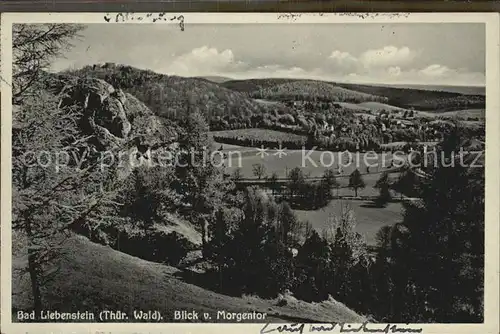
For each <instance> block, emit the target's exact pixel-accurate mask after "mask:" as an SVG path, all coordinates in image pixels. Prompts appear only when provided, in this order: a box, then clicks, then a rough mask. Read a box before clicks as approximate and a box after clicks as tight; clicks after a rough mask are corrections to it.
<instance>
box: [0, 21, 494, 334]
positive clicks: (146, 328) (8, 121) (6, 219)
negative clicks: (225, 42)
mask: <svg viewBox="0 0 500 334" xmlns="http://www.w3.org/2000/svg"><path fill="white" fill-rule="evenodd" d="M116 14H117V13H110V14H107V13H7V14H2V17H1V19H2V20H1V46H2V47H1V59H2V62H1V73H2V78H3V79H2V80H1V83H0V86H1V96H2V100H1V111H2V112H1V149H2V150H1V181H2V187H1V205H2V211H1V212H2V225H1V232H2V233H1V245H2V250H3V251H2V252H1V269H2V270H1V275H2V283H1V292H2V293H1V311H2V319H1V328H2V332H5V333H8V334H10V333H21V332H23V333H24V332H30V333H32V332H44V333H47V332H63V333H69V332H73V333H89V332H99V331H106V332H133V331H135V332H153V331H154V332H164V333H167V332H168V333H193V332H198V331H199V332H201V333H221V332H226V331H227V333H234V332H238V333H239V332H248V333H259V332H260V329H261V328H262V327H263V325H262V324H178V323H175V324H153V323H150V324H138V323H134V324H130V323H127V324H110V323H107V324H106V323H93V324H88V323H86V324H84V323H78V324H63V323H43V324H24V323H12V315H11V274H12V268H11V261H12V259H11V249H12V244H11V186H12V184H11V151H10V147H11V131H12V114H11V110H12V105H11V96H12V92H11V89H10V82H11V77H12V68H11V67H12V66H11V59H12V39H11V34H12V23H55V22H59V23H62V22H67V23H83V24H91V23H103V24H104V23H106V22H105V21H104V16H105V15H109V16H108V17H111V18H112V17H115V16H116ZM179 15H182V16H183V18H184V24H185V27H186V29H189V24H195V23H212V24H217V23H232V24H242V23H247V24H251V23H253V24H311V23H315V24H331V23H357V24H366V23H473V22H476V23H485V27H486V44H487V45H486V92H487V95H486V106H487V108H486V115H487V116H486V119H487V122H486V151H487V153H486V208H485V212H486V231H485V233H486V236H485V237H486V238H485V247H486V253H485V258H486V261H485V299H484V305H485V312H484V317H485V323H483V324H444V325H438V324H423V325H422V324H415V327H416V328H422V329H423V333H491V334H493V333H494V334H497V333H499V319H498V318H499V316H498V315H499V234H500V231H499V210H498V208H499V204H500V202H499V199H500V196H499V190H500V187H499V185H500V177H499V163H500V155H499V154H498V153H499V151H498V148H499V147H500V140H499V138H500V136H499V134H500V131H499V130H500V126H499V125H500V122H499V119H500V112H499V110H500V97H499V96H500V94H499V93H500V87H499V78H500V72H499V68H500V66H499V65H500V64H499V63H500V52H499V50H500V34H499V32H500V25H499V14H498V13H425V14H424V13H418V14H417V13H412V14H401V15H394V14H389V13H387V14H379V15H374V14H369V15H367V16H366V15H361V14H352V15H346V14H332V13H327V14H318V13H313V14H305V13H304V14H293V15H292V14H290V13H283V14H279V13H234V14H233V13H187V14H182V13H167V14H165V16H167V17H169V18H171V17H174V16H177V17H178V16H179ZM132 16H133V17H134V19H133V20H132V19H131V17H132ZM138 17H143V18H144V19H143V20H142V21H138V20H137V19H136V18H138ZM153 17H154V14H153ZM113 22H114V20H111V23H106V24H127V23H113ZM128 22H129V23H135V24H148V23H152V21H151V18H149V19H148V18H147V16H146V13H134V14H130V15H129V20H128ZM154 24H173V25H178V24H179V21H178V20H173V21H170V20H167V21H166V22H164V21H157V22H156V23H154ZM466 47H467V41H464V48H466ZM401 325H402V324H401ZM337 331H338V330H337ZM305 332H307V330H306V331H305ZM276 333H277V331H276Z"/></svg>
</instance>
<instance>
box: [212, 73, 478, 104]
mask: <svg viewBox="0 0 500 334" xmlns="http://www.w3.org/2000/svg"><path fill="white" fill-rule="evenodd" d="M220 85H221V86H223V87H226V88H229V89H233V90H235V91H238V92H242V93H245V94H248V96H251V97H258V98H261V97H262V98H267V99H270V100H273V99H276V100H279V99H282V98H283V97H285V96H286V97H287V98H290V99H302V98H304V95H305V96H306V97H307V98H309V97H316V98H318V99H322V98H323V97H325V96H330V97H331V100H332V101H339V100H340V101H341V102H343V100H342V99H339V97H338V94H334V93H332V94H331V95H328V94H325V92H328V91H329V92H335V91H337V92H340V88H343V89H345V91H344V92H350V93H351V94H350V95H351V96H355V97H359V98H360V97H362V98H364V99H366V100H365V101H379V102H380V99H381V98H382V99H385V101H386V103H387V104H390V105H392V106H397V107H401V108H415V109H416V110H430V111H449V110H457V109H469V108H485V96H484V94H463V93H458V92H451V91H446V89H445V88H443V89H440V88H439V87H434V88H426V89H423V88H422V89H418V88H417V87H411V88H404V87H389V86H376V85H361V84H348V83H336V82H326V81H315V80H305V79H249V80H231V81H226V82H223V83H221V84H220ZM330 87H334V88H330ZM300 92H302V94H300ZM362 94H369V95H368V96H367V95H362ZM362 102H364V101H362Z"/></svg>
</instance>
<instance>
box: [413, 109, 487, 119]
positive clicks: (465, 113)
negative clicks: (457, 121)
mask: <svg viewBox="0 0 500 334" xmlns="http://www.w3.org/2000/svg"><path fill="white" fill-rule="evenodd" d="M415 116H416V117H450V118H451V117H458V118H468V117H477V118H479V119H483V118H485V117H486V111H485V109H464V110H454V111H446V112H442V113H433V112H427V111H419V112H416V113H415Z"/></svg>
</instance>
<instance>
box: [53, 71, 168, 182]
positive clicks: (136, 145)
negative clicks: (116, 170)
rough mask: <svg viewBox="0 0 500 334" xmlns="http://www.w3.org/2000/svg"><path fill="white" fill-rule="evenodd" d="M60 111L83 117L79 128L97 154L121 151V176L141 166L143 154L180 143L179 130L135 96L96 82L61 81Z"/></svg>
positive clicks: (95, 80) (75, 79) (100, 81)
mask: <svg viewBox="0 0 500 334" xmlns="http://www.w3.org/2000/svg"><path fill="white" fill-rule="evenodd" d="M61 80H63V81H64V82H65V85H64V86H63V88H62V89H61V90H60V96H61V100H60V103H59V106H60V107H74V108H76V110H78V112H79V113H81V117H80V120H79V124H78V126H79V128H80V130H81V132H82V135H84V136H90V137H91V139H90V142H91V143H92V144H93V146H94V147H95V148H96V150H97V151H101V152H102V151H120V152H126V154H122V155H121V156H122V157H125V159H126V160H127V161H125V163H123V161H120V163H121V165H122V167H123V168H122V169H123V170H122V171H121V172H120V174H122V175H128V174H129V173H130V171H131V169H132V168H131V166H132V165H135V166H137V165H140V164H141V163H140V161H137V159H141V154H143V153H145V152H147V151H148V150H149V151H153V150H156V149H159V148H161V147H166V146H168V145H169V144H171V143H172V142H173V141H175V139H176V131H175V129H174V128H173V127H172V126H170V125H169V124H167V123H166V121H165V120H164V119H161V118H160V117H158V116H156V115H155V114H154V113H153V112H152V111H151V110H150V109H149V108H148V107H147V106H146V105H144V104H143V103H142V102H141V101H139V100H138V99H137V98H136V97H134V96H133V95H131V94H129V93H126V92H123V91H122V90H121V89H115V88H114V87H113V86H112V85H111V84H109V83H107V82H105V81H103V80H100V79H96V78H84V79H79V78H76V77H64V78H61Z"/></svg>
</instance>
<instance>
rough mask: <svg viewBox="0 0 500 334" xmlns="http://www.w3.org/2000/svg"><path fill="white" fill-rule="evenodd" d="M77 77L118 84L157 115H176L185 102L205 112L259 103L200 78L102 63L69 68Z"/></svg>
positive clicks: (241, 111)
mask: <svg viewBox="0 0 500 334" xmlns="http://www.w3.org/2000/svg"><path fill="white" fill-rule="evenodd" d="M70 73H71V74H72V75H76V76H79V77H89V76H90V77H96V78H99V79H102V80H105V81H107V82H109V83H110V84H112V85H113V86H115V87H116V86H117V87H120V88H122V89H123V90H124V91H126V92H129V93H131V94H132V95H134V96H136V97H137V98H138V99H139V100H141V101H142V102H144V103H145V104H146V105H147V106H148V107H149V108H150V109H151V110H153V111H154V112H155V113H156V114H157V115H159V116H163V117H167V118H171V119H172V118H175V119H180V118H182V117H183V116H184V115H185V112H186V111H187V108H188V105H190V107H191V108H197V109H199V110H200V111H202V112H203V113H205V114H206V115H209V116H230V115H251V114H253V113H256V112H259V111H260V110H262V106H261V105H260V104H259V103H257V102H255V101H254V100H253V99H250V98H248V96H246V95H245V94H242V93H240V92H237V91H234V90H231V89H227V88H224V87H223V86H220V85H219V84H217V83H214V82H211V81H209V80H206V79H203V78H185V77H179V76H169V75H164V74H159V73H155V72H152V71H149V70H141V69H137V68H134V67H131V66H124V65H115V64H105V65H102V66H97V65H94V66H86V67H84V68H82V69H79V70H76V71H71V72H70Z"/></svg>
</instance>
